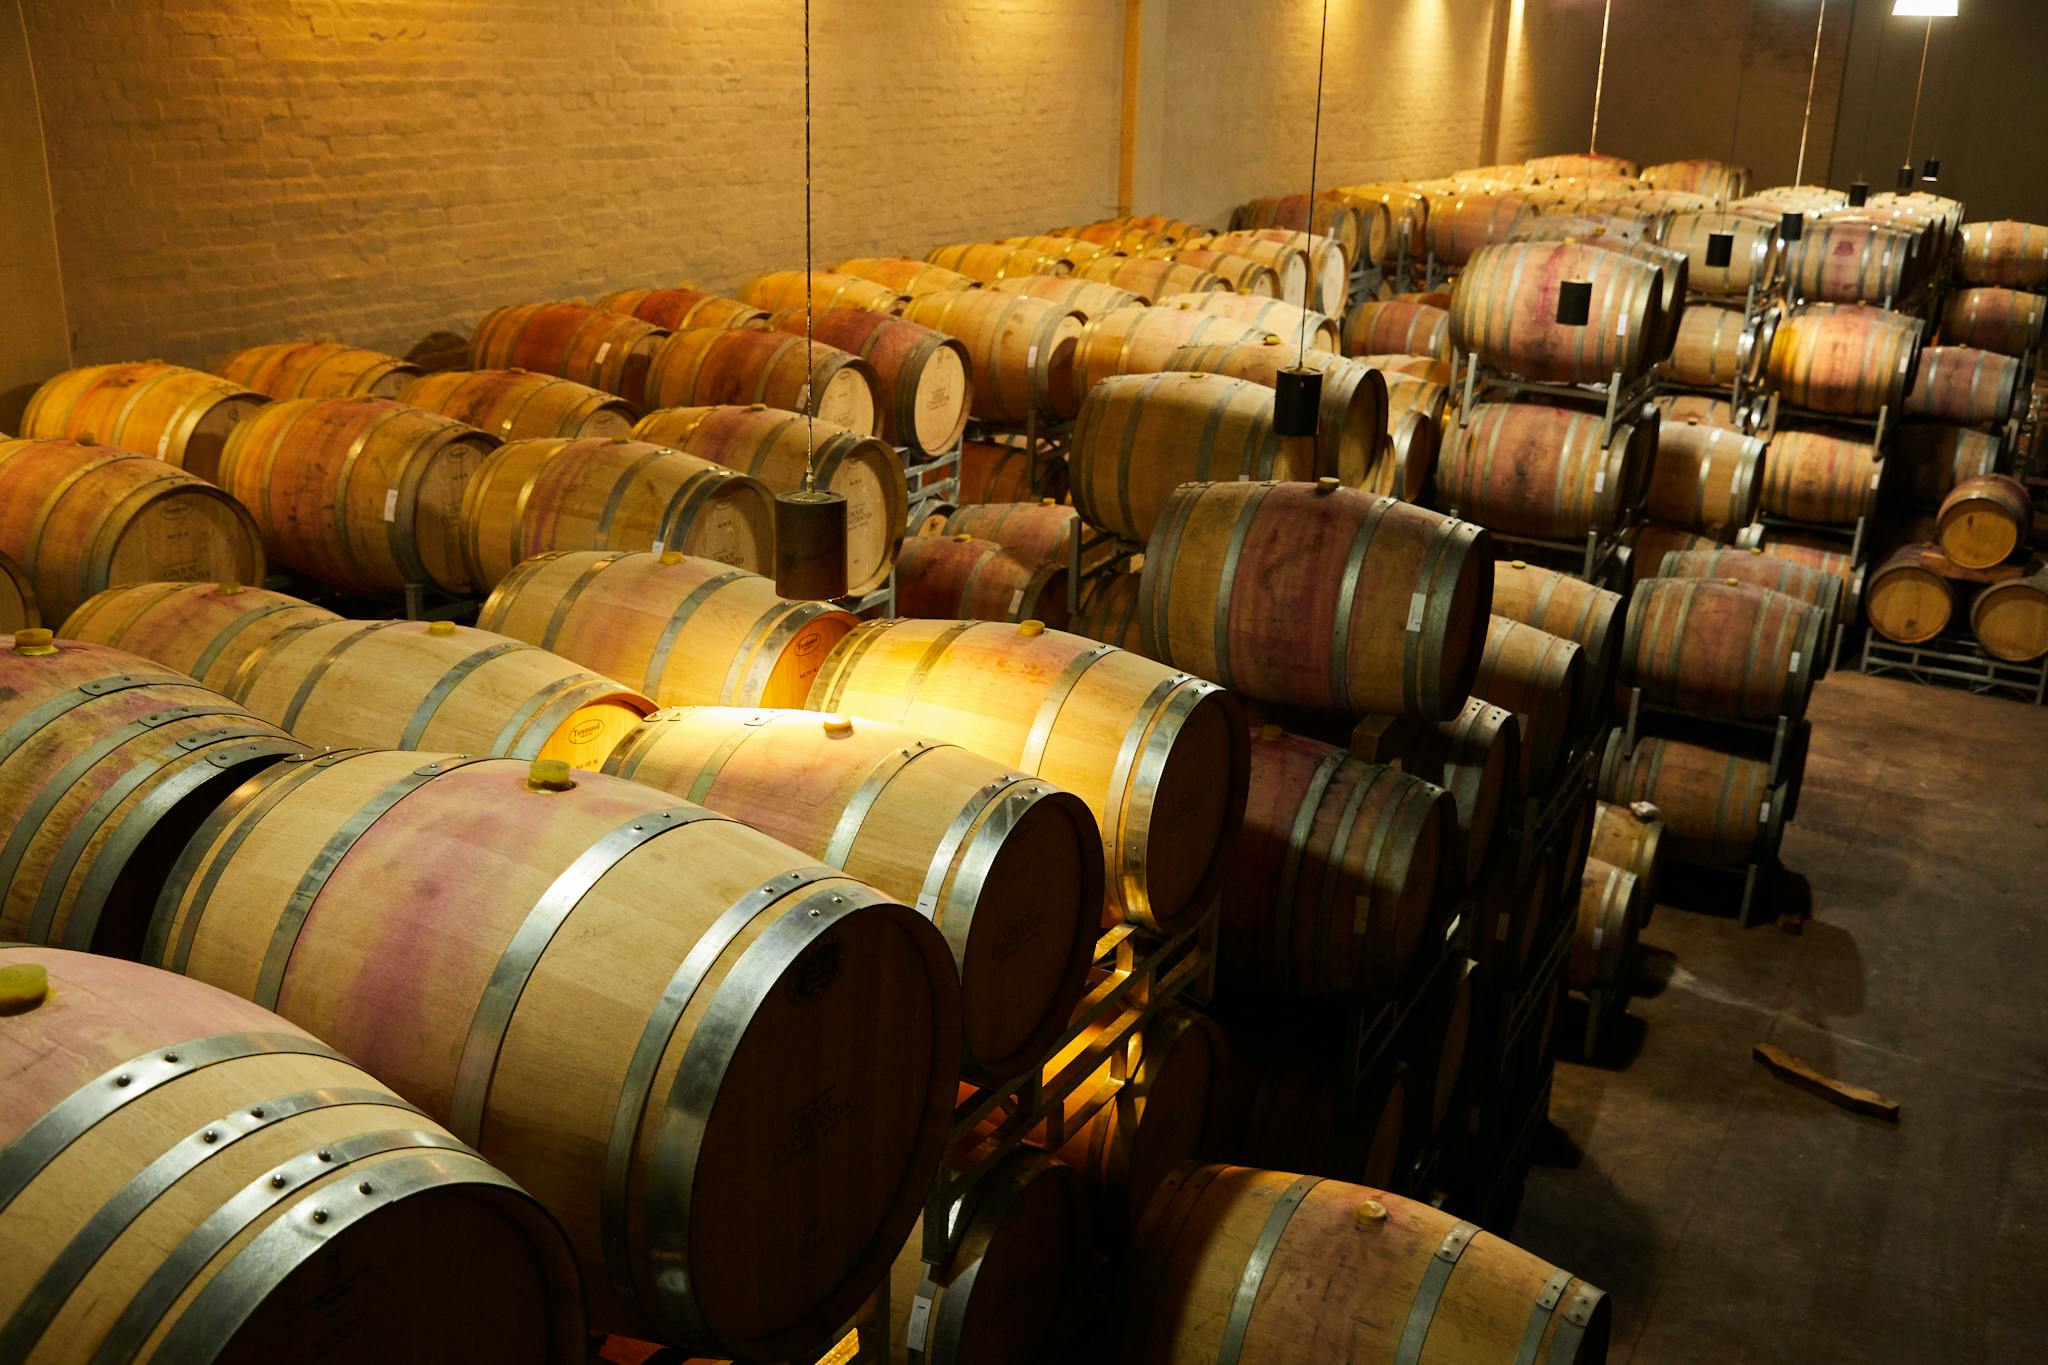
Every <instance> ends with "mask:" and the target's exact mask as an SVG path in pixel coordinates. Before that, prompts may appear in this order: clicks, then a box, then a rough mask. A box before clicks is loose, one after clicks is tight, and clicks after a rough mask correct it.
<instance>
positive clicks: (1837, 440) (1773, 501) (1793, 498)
mask: <svg viewBox="0 0 2048 1365" xmlns="http://www.w3.org/2000/svg"><path fill="white" fill-rule="evenodd" d="M1883 475H1884V466H1883V464H1881V463H1880V462H1879V460H1878V453H1877V448H1876V447H1875V446H1872V445H1870V444H1869V443H1868V442H1864V441H1854V440H1850V439H1849V438H1848V437H1846V436H1831V435H1829V434H1828V433H1826V432H1824V431H1780V432H1778V434H1777V435H1775V436H1773V437H1772V438H1771V443H1770V445H1769V446H1768V447H1767V448H1766V450H1765V454H1764V478H1763V489H1762V492H1761V494H1760V496H1759V498H1758V506H1759V507H1760V508H1761V509H1762V510H1763V511H1765V512H1768V513H1770V514H1771V515H1773V516H1780V517H1790V518H1792V519H1793V520H1795V521H1813V522H1823V523H1827V524H1829V525H1836V526H1845V525H1849V524H1851V523H1853V522H1855V520H1856V519H1857V518H1858V517H1862V516H1867V515H1869V514H1870V513H1871V512H1872V511H1874V510H1875V509H1876V507H1877V488H1878V483H1879V481H1880V480H1881V479H1882V477H1883Z"/></svg>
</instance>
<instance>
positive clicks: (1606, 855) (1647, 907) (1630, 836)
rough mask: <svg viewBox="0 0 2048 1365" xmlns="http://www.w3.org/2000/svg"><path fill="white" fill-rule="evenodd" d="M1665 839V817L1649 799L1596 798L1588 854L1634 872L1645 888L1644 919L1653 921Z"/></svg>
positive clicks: (1643, 921)
mask: <svg viewBox="0 0 2048 1365" xmlns="http://www.w3.org/2000/svg"><path fill="white" fill-rule="evenodd" d="M1663 842H1664V821H1663V818H1662V817H1661V816H1659V815H1658V813H1657V808H1656V807H1655V806H1653V805H1651V804H1650V803H1649V802H1647V801H1638V802H1635V803H1633V804H1623V803H1620V802H1614V801H1596V802H1594V811H1593V838H1592V843H1591V845H1590V846H1589V848H1588V849H1587V855H1588V856H1589V857H1592V858H1598V859H1599V860H1600V861H1601V862H1603V863H1611V864H1613V865H1614V866H1615V867H1618V868H1621V869H1622V870H1623V871H1625V872H1629V873H1632V874H1633V875H1634V876H1635V879H1636V885H1637V886H1638V887H1640V888H1641V889H1642V893H1643V894H1642V901H1641V908H1642V919H1641V921H1640V922H1639V924H1638V927H1640V926H1641V925H1643V924H1648V923H1649V922H1650V912H1651V911H1652V910H1654V909H1655V908H1656V904H1657V858H1658V854H1659V852H1660V850H1661V849H1662V847H1663Z"/></svg>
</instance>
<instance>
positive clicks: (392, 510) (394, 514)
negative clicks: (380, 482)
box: [384, 488, 398, 521]
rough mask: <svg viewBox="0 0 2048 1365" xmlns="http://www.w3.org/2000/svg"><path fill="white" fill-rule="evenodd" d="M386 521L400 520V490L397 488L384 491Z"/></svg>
mask: <svg viewBox="0 0 2048 1365" xmlns="http://www.w3.org/2000/svg"><path fill="white" fill-rule="evenodd" d="M384 520H386V521H397V520H398V490H397V489H396V488H387V489H385V490H384Z"/></svg>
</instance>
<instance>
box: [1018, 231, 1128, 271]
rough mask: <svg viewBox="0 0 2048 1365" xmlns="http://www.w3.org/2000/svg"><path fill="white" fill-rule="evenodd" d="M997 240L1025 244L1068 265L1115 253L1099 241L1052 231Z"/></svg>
mask: <svg viewBox="0 0 2048 1365" xmlns="http://www.w3.org/2000/svg"><path fill="white" fill-rule="evenodd" d="M998 240H999V241H1000V242H1001V244H1002V245H1003V246H1026V247H1030V248H1031V249H1032V250H1034V251H1043V252H1044V253H1045V254H1046V255H1048V256H1057V257H1059V258H1060V259H1061V260H1063V261H1065V262H1066V263H1067V264H1068V265H1084V264H1086V263H1087V262H1089V261H1092V260H1094V259H1096V258H1097V257H1098V256H1113V255H1115V254H1116V253H1115V252H1114V251H1113V250H1112V249H1111V248H1110V247H1108V246H1106V245H1104V244H1103V243H1101V242H1091V241H1089V240H1088V239H1087V238H1085V237H1067V236H1063V235H1061V234H1059V233H1053V232H1035V233H1025V234H1022V235H1021V236H1015V237H1003V238H999V239H998Z"/></svg>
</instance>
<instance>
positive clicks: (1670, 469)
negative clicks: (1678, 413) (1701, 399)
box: [1643, 421, 1764, 540]
mask: <svg viewBox="0 0 2048 1365" xmlns="http://www.w3.org/2000/svg"><path fill="white" fill-rule="evenodd" d="M1763 473H1764V443H1763V442H1762V441H1759V440H1758V439H1757V438H1756V437H1754V436H1745V435H1743V434H1742V433H1741V432H1739V431H1732V430H1730V429H1729V428H1727V427H1718V426H1713V425H1711V424H1709V423H1706V422H1671V421H1660V422H1659V423H1658V424H1657V453H1656V455H1655V457H1654V459H1653V461H1652V463H1651V465H1650V486H1649V489H1648V491H1647V492H1646V493H1645V494H1644V497H1643V511H1644V512H1645V513H1646V514H1647V515H1649V516H1651V517H1654V518H1656V519H1657V520H1658V521H1661V522H1664V523H1666V524H1668V525H1672V526H1682V527H1684V528H1686V529H1687V530H1692V531H1699V532H1701V533H1703V534H1705V535H1709V536H1712V537H1714V538H1715V539H1716V540H1726V539H1730V538H1732V537H1733V536H1734V534H1735V533H1736V532H1737V531H1738V530H1740V529H1741V528H1743V527H1744V526H1747V525H1749V523H1751V522H1752V521H1755V520H1756V511H1757V503H1758V500H1759V499H1760V498H1761V497H1762V496H1763Z"/></svg>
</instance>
